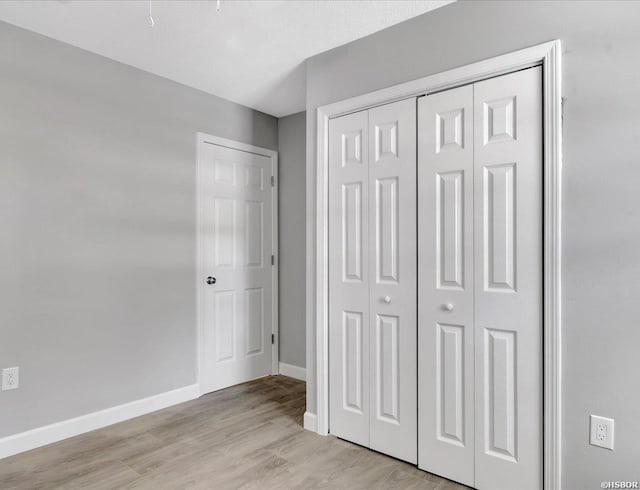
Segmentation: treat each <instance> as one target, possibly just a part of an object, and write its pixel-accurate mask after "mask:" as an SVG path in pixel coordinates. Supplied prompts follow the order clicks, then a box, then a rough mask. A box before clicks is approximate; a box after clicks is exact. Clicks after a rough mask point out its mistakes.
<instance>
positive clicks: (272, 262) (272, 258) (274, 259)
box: [271, 255, 276, 265]
mask: <svg viewBox="0 0 640 490" xmlns="http://www.w3.org/2000/svg"><path fill="white" fill-rule="evenodd" d="M271 265H276V256H275V255H272V256H271Z"/></svg>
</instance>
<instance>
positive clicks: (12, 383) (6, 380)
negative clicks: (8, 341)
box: [2, 367, 20, 391]
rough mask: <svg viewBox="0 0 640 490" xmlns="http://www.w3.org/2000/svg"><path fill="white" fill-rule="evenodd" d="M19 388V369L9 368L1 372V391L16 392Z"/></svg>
mask: <svg viewBox="0 0 640 490" xmlns="http://www.w3.org/2000/svg"><path fill="white" fill-rule="evenodd" d="M19 386H20V368H19V367H10V368H5V369H3V370H2V391H7V390H16V389H18V387H19Z"/></svg>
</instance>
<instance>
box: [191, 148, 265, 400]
mask: <svg viewBox="0 0 640 490" xmlns="http://www.w3.org/2000/svg"><path fill="white" fill-rule="evenodd" d="M214 142H217V143H219V144H215V143H214ZM198 145H199V147H198V189H199V192H198V211H199V213H198V214H199V220H198V221H199V253H198V255H199V267H198V282H197V284H198V298H199V299H198V302H199V323H200V343H201V348H200V363H199V364H200V366H199V371H200V389H201V392H203V393H207V392H210V391H215V390H218V389H221V388H225V387H227V386H231V385H234V384H238V383H241V382H244V381H248V380H250V379H254V378H257V377H261V376H265V375H268V374H272V373H273V372H275V371H274V368H273V366H274V357H275V355H276V352H275V348H274V345H272V334H273V333H275V330H276V324H277V312H276V309H275V307H274V305H275V304H276V299H277V296H276V292H277V275H276V271H275V269H276V268H275V267H274V266H272V259H271V255H272V254H273V250H274V248H275V231H274V228H275V217H274V195H273V194H274V191H273V188H272V185H271V176H272V175H274V173H273V172H274V171H275V165H276V160H275V153H274V152H268V151H267V150H262V149H259V148H255V147H250V146H249V145H242V144H239V143H235V142H229V141H227V140H222V139H220V138H213V137H205V136H204V135H201V136H200V137H199V142H198ZM230 145H233V146H236V147H231V146H230ZM238 147H239V148H238ZM255 151H259V152H261V153H262V154H261V153H257V152H255ZM208 277H213V278H215V281H216V282H215V284H208V283H207V278H208Z"/></svg>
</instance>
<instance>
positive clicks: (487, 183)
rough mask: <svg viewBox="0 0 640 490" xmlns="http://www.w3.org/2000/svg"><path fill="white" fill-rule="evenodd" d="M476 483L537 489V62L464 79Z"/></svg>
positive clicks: (539, 453)
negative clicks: (469, 132) (470, 110)
mask: <svg viewBox="0 0 640 490" xmlns="http://www.w3.org/2000/svg"><path fill="white" fill-rule="evenodd" d="M474 92H475V93H474V113H475V116H474V134H475V138H474V140H475V143H474V153H475V159H474V181H475V184H474V189H475V211H474V214H475V220H474V223H475V253H474V258H475V380H476V390H475V392H476V397H475V402H476V403H475V405H476V414H475V418H476V424H475V426H476V487H477V488H479V489H481V490H484V489H487V490H488V489H491V490H502V489H504V490H508V489H513V488H519V489H522V490H528V489H540V488H542V402H543V398H542V370H543V363H542V361H543V357H542V287H543V286H542V265H543V264H542V259H543V257H542V237H543V235H542V68H540V67H537V68H530V69H528V70H523V71H520V72H517V73H513V74H510V75H505V76H501V77H496V78H492V79H489V80H485V81H483V82H479V83H476V84H475V85H474Z"/></svg>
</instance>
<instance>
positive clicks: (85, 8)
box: [0, 0, 451, 116]
mask: <svg viewBox="0 0 640 490" xmlns="http://www.w3.org/2000/svg"><path fill="white" fill-rule="evenodd" d="M448 3H451V0H443V1H408V0H407V1H404V0H390V1H387V0H372V1H370V0H338V1H317V0H287V1H282V0H273V1H271V0H244V1H238V0H222V2H221V7H222V8H221V10H220V11H217V10H216V2H215V0H203V1H161V0H153V2H152V4H151V5H152V11H153V18H154V21H155V26H154V27H153V28H151V27H150V26H149V2H148V1H145V0H140V1H102V0H93V1H72V0H55V1H50V0H49V1H0V19H2V20H4V21H6V22H9V23H11V24H14V25H17V26H19V27H23V28H25V29H29V30H31V31H35V32H38V33H41V34H44V35H46V36H49V37H51V38H54V39H57V40H60V41H63V42H65V43H69V44H72V45H74V46H78V47H80V48H83V49H86V50H88V51H92V52H94V53H98V54H100V55H103V56H106V57H108V58H111V59H114V60H117V61H120V62H122V63H126V64H128V65H131V66H135V67H136V68H140V69H142V70H145V71H148V72H151V73H155V74H157V75H160V76H162V77H166V78H169V79H171V80H175V81H176V82H180V83H182V84H185V85H188V86H191V87H194V88H197V89H200V90H203V91H205V92H209V93H211V94H215V95H218V96H220V97H224V98H225V99H229V100H232V101H234V102H238V103H240V104H244V105H246V106H249V107H253V108H255V109H258V110H260V111H263V112H266V113H268V114H273V115H275V116H283V115H286V114H291V113H294V112H298V111H301V110H304V108H305V69H304V64H303V62H304V60H305V59H307V58H308V57H310V56H313V55H315V54H318V53H321V52H323V51H326V50H328V49H331V48H334V47H336V46H340V45H342V44H345V43H348V42H350V41H353V40H354V39H358V38H360V37H363V36H366V35H368V34H371V33H373V32H376V31H379V30H381V29H384V28H385V27H388V26H390V25H393V24H396V23H398V22H402V21H403V20H406V19H409V18H411V17H415V16H417V15H420V14H423V13H425V12H428V11H429V10H433V9H435V8H438V7H440V6H442V5H446V4H448Z"/></svg>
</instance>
